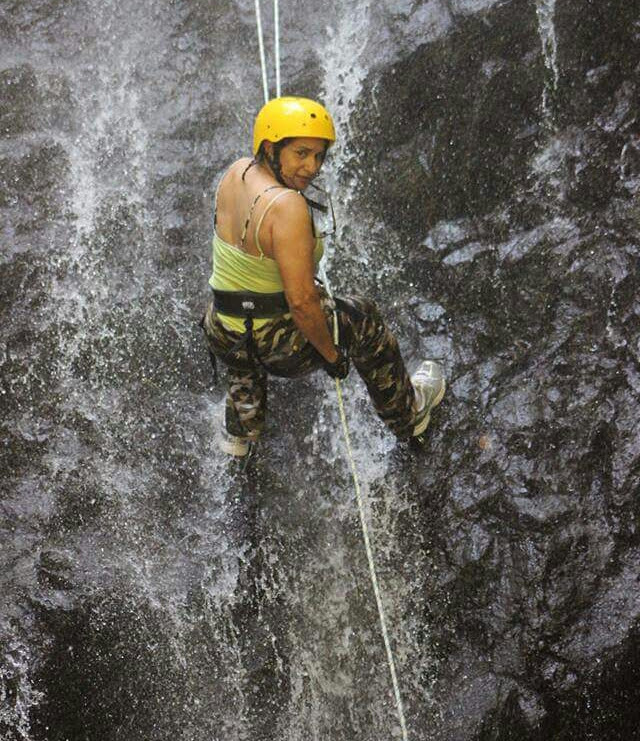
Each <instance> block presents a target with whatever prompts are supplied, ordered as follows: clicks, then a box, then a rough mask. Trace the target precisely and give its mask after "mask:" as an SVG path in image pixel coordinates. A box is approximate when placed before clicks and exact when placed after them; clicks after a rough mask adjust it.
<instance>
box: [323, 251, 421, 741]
mask: <svg viewBox="0 0 640 741" xmlns="http://www.w3.org/2000/svg"><path fill="white" fill-rule="evenodd" d="M320 270H321V273H322V281H323V283H324V286H325V288H326V290H327V293H328V294H329V296H331V289H330V287H329V280H328V278H327V273H326V271H325V269H324V265H322V266H321V268H320ZM339 333H340V328H339V325H338V312H337V311H336V310H335V309H334V311H333V342H334V344H335V346H336V347H339V346H340V334H339ZM335 380H336V395H337V397H338V410H339V411H340V421H341V422H342V433H343V435H344V442H345V446H346V448H347V457H348V459H349V466H350V468H351V476H352V478H353V487H354V489H355V492H356V501H357V503H358V513H359V515H360V526H361V529H362V538H363V540H364V549H365V551H366V553H367V563H368V564H369V575H370V577H371V584H372V586H373V593H374V595H375V598H376V605H377V607H378V617H379V619H380V628H381V631H382V640H383V641H384V648H385V651H386V653H387V664H388V665H389V674H391V684H392V685H393V694H394V697H395V701H396V711H397V713H398V721H399V723H400V730H401V731H402V741H408V735H407V723H406V721H405V717H404V706H403V704H402V695H401V694H400V685H399V683H398V675H397V673H396V664H395V661H394V658H393V651H392V650H391V641H390V640H389V631H388V630H387V620H386V618H385V614H384V605H383V604H382V595H381V593H380V586H379V585H378V576H377V574H376V566H375V561H374V558H373V548H372V547H371V538H370V537H369V526H368V525H367V517H366V514H365V511H364V502H363V500H362V493H361V491H360V479H359V478H358V470H357V468H356V462H355V459H354V457H353V449H352V447H351V435H350V434H349V425H348V423H347V413H346V411H345V408H344V398H343V396H342V385H341V383H340V381H339V379H337V378H336V379H335Z"/></svg>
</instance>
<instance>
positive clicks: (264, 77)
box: [256, 0, 269, 103]
mask: <svg viewBox="0 0 640 741" xmlns="http://www.w3.org/2000/svg"><path fill="white" fill-rule="evenodd" d="M256 25H257V27H258V49H259V51H260V67H261V68H262V92H263V93H264V102H265V103H268V102H269V85H268V84H267V61H266V59H265V56H264V38H263V35H262V17H261V15H260V0H256Z"/></svg>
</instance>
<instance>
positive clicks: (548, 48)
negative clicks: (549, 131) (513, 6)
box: [536, 0, 560, 125]
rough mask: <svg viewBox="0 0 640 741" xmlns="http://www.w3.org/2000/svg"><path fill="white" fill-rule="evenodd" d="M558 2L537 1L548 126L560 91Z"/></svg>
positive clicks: (544, 105) (543, 100)
mask: <svg viewBox="0 0 640 741" xmlns="http://www.w3.org/2000/svg"><path fill="white" fill-rule="evenodd" d="M555 9H556V0H536V15H537V17H538V33H539V34H540V40H541V42H542V54H543V56H544V64H545V68H546V70H547V74H546V77H545V83H544V88H543V91H542V110H543V114H544V118H545V121H546V122H547V124H548V125H552V122H553V102H552V101H553V96H554V95H555V93H556V91H557V89H558V81H559V79H560V73H559V70H558V41H557V38H556V29H555V24H554V15H555Z"/></svg>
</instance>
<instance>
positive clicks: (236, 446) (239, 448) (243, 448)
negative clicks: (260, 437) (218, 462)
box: [218, 439, 249, 458]
mask: <svg viewBox="0 0 640 741" xmlns="http://www.w3.org/2000/svg"><path fill="white" fill-rule="evenodd" d="M218 447H219V448H220V450H221V451H222V452H223V453H226V454H227V455H233V456H235V457H236V458H244V456H245V455H247V453H248V452H249V443H248V442H247V443H244V444H241V443H237V442H234V441H232V440H224V439H223V440H220V443H219V446H218Z"/></svg>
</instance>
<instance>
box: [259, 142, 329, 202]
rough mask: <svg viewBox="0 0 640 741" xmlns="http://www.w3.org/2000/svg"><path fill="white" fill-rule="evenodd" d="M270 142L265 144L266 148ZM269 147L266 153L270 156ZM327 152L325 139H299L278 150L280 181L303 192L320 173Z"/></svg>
mask: <svg viewBox="0 0 640 741" xmlns="http://www.w3.org/2000/svg"><path fill="white" fill-rule="evenodd" d="M269 144H270V142H267V146H268V145H269ZM270 150H271V147H268V149H267V151H268V152H269V154H270V155H272V151H270ZM326 151H327V142H326V140H325V139H318V138H316V137H299V138H297V139H292V140H291V141H290V142H288V144H286V145H285V146H284V147H283V148H282V149H281V150H280V167H281V170H280V171H281V173H282V179H283V180H284V181H285V183H286V184H287V185H288V186H289V187H290V188H295V189H296V190H304V189H305V188H306V187H307V186H308V185H309V183H310V182H311V181H312V180H313V179H314V178H315V177H316V175H317V174H318V173H319V172H320V168H321V167H322V163H323V162H324V158H325V155H326Z"/></svg>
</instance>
